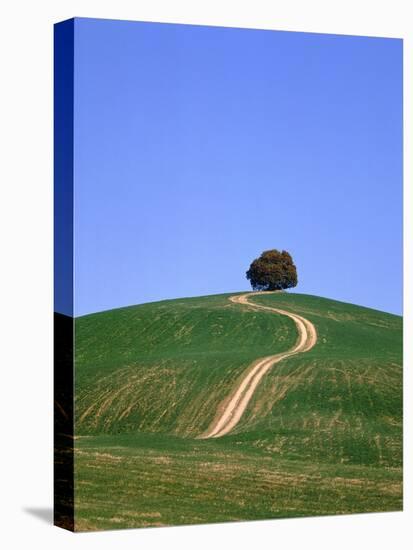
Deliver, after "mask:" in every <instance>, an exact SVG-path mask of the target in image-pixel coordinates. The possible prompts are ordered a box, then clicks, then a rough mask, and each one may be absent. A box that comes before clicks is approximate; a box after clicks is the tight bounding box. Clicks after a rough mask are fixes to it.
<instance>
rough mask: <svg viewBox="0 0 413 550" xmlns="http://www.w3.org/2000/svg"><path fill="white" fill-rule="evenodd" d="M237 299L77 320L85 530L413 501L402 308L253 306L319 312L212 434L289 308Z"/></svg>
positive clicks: (284, 343) (287, 330) (288, 338)
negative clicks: (209, 432) (406, 478)
mask: <svg viewBox="0 0 413 550" xmlns="http://www.w3.org/2000/svg"><path fill="white" fill-rule="evenodd" d="M229 296H230V295H216V296H206V297H202V298H190V299H180V300H169V301H163V302H157V303H152V304H144V305H140V306H133V307H128V308H122V309H118V310H112V311H107V312H103V313H98V314H93V315H88V316H84V317H80V318H78V319H76V382H75V383H76V403H75V419H76V435H77V439H76V441H75V453H76V454H75V504H76V518H75V526H76V529H77V530H91V529H108V528H125V527H140V526H155V525H172V524H190V523H199V522H217V521H230V520H246V519H264V518H274V517H292V516H308V515H321V514H342V513H351V512H369V511H385V510H400V509H401V508H402V485H401V481H402V319H401V318H400V317H397V316H394V315H390V314H386V313H382V312H378V311H375V310H371V309H367V308H362V307H358V306H354V305H350V304H345V303H341V302H336V301H332V300H327V299H324V298H318V297H315V296H307V295H300V294H290V293H280V294H268V295H266V294H263V295H262V296H254V297H253V298H250V300H251V301H255V302H257V303H260V304H263V305H270V306H274V307H279V308H282V309H284V310H289V311H292V312H296V313H298V314H300V315H302V316H304V317H306V318H307V319H309V320H310V321H312V322H313V323H314V325H315V327H316V329H317V332H318V342H317V344H316V346H315V347H314V348H313V349H312V350H311V351H309V352H307V353H305V354H301V355H297V356H294V357H290V358H288V359H285V360H283V361H282V362H281V363H279V364H277V365H274V367H273V368H272V369H271V370H270V371H269V372H268V373H267V374H266V376H265V377H264V378H263V380H262V382H261V384H260V385H259V386H258V388H257V390H256V392H255V393H254V396H253V398H252V400H251V402H250V403H249V405H248V407H247V409H246V411H245V414H244V415H243V417H242V418H241V421H240V422H239V424H238V425H237V426H236V427H235V429H234V430H233V432H231V433H230V434H228V435H227V436H224V437H222V438H219V439H207V440H199V439H197V436H199V435H200V434H201V433H202V432H203V431H205V430H206V428H207V427H208V426H209V424H210V423H211V421H212V419H213V418H214V416H215V414H216V411H217V407H218V405H219V404H220V403H221V401H222V400H223V399H224V398H225V397H226V396H227V395H228V393H229V392H230V391H231V389H232V388H233V387H234V384H236V383H237V381H239V380H240V378H241V377H242V375H243V373H244V372H245V369H246V368H247V367H248V365H249V364H250V363H251V362H252V361H253V360H255V359H257V358H258V357H263V356H266V355H270V354H274V353H277V352H282V351H285V350H288V349H289V348H291V347H292V346H293V345H294V342H295V340H296V338H297V332H296V327H295V324H294V322H293V321H292V320H291V319H289V318H288V317H286V316H281V315H276V314H274V313H271V312H269V311H265V310H257V311H256V310H249V309H248V308H246V307H243V306H242V305H240V304H233V303H231V302H230V301H229V300H228V298H229Z"/></svg>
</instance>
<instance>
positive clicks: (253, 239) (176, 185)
mask: <svg viewBox="0 0 413 550" xmlns="http://www.w3.org/2000/svg"><path fill="white" fill-rule="evenodd" d="M74 75H75V109H74V117H75V126H74V130H75V198H74V201H75V223H74V226H75V227H74V229H75V314H76V315H83V314H86V313H91V312H95V311H101V310H105V309H111V308H115V307H121V306H126V305H132V304H138V303H142V302H148V301H153V300H161V299H165V298H176V297H182V296H198V295H206V294H215V293H222V292H231V291H241V290H244V289H249V284H248V281H247V280H246V278H245V271H246V270H247V268H248V266H249V263H250V262H251V260H253V259H254V258H255V257H256V256H258V255H259V254H260V253H261V252H262V251H263V250H266V249H270V248H279V249H286V250H288V251H290V253H291V254H292V255H293V258H294V260H295V262H296V265H297V269H298V277H299V285H298V286H297V288H296V289H295V290H296V291H297V292H301V293H309V294H316V295H320V296H325V297H328V298H334V299H338V300H344V301H348V302H352V303H356V304H361V305H365V306H369V307H373V308H377V309H380V310H384V311H390V312H394V313H399V314H400V313H401V311H402V41H401V40H396V39H381V38H364V37H348V36H334V35H322V34H306V33H292V32H275V31H259V30H245V29H228V28H214V27H200V26H186V25H167V24H154V23H137V22H124V21H110V20H107V21H105V20H93V19H76V20H75V73H74Z"/></svg>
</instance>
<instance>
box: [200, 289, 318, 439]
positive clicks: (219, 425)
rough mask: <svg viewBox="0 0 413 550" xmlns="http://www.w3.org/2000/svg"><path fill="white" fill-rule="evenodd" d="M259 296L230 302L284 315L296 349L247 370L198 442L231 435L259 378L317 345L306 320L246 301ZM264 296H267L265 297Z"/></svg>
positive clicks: (240, 296)
mask: <svg viewBox="0 0 413 550" xmlns="http://www.w3.org/2000/svg"><path fill="white" fill-rule="evenodd" d="M257 294H261V295H262V293H261V292H249V293H248V294H240V295H238V296H231V298H230V300H231V302H234V303H236V304H242V305H245V306H247V307H248V308H250V309H255V310H267V311H272V312H273V313H277V314H279V315H286V316H287V317H290V319H292V320H293V321H294V322H295V324H296V327H297V330H298V338H297V342H296V343H295V345H294V346H293V347H292V348H291V349H290V350H289V351H285V352H283V353H277V354H276V355H269V356H267V357H262V358H261V359H257V361H254V363H253V364H252V365H250V366H249V367H248V369H247V372H246V374H245V376H244V378H243V379H242V380H241V382H240V383H239V384H238V386H237V387H236V388H235V390H234V391H233V393H232V394H231V395H230V396H229V397H227V398H226V399H225V400H224V401H223V402H222V403H221V405H220V406H219V408H218V410H220V409H222V413H221V414H219V416H217V417H216V418H215V419H214V421H213V422H212V424H211V425H210V427H209V428H208V430H207V431H206V432H205V433H204V434H202V435H201V436H199V438H200V439H209V438H211V437H222V436H223V435H225V434H227V433H228V432H230V431H231V430H232V429H233V428H234V427H235V426H236V425H237V424H238V422H239V421H240V419H241V416H242V415H243V413H244V411H245V409H246V407H247V405H248V403H249V401H250V399H251V397H252V396H253V394H254V391H255V390H256V388H257V386H258V384H259V383H260V381H261V379H262V377H263V376H264V375H265V374H266V372H268V371H269V370H270V368H271V367H273V366H274V365H275V364H276V363H279V362H280V361H282V360H283V359H285V358H286V357H291V356H292V355H296V354H297V353H304V352H306V351H309V350H310V349H311V348H312V347H313V346H314V345H315V344H316V342H317V331H316V329H315V327H314V325H313V323H311V322H310V321H308V319H305V318H304V317H301V315H297V314H296V313H291V312H290V311H285V310H284V309H278V308H275V307H269V306H263V305H260V304H254V303H251V302H249V301H248V298H249V297H251V296H254V295H257ZM266 294H267V293H266Z"/></svg>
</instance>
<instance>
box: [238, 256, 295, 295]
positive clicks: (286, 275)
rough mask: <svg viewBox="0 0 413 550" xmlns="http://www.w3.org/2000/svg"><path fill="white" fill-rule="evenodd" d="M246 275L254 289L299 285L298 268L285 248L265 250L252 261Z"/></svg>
mask: <svg viewBox="0 0 413 550" xmlns="http://www.w3.org/2000/svg"><path fill="white" fill-rule="evenodd" d="M246 275H247V279H248V280H249V281H250V283H251V286H252V288H253V289H254V290H282V289H284V288H292V287H294V286H296V285H297V269H296V267H295V265H294V262H293V259H292V257H291V255H290V254H289V253H288V252H286V251H285V250H283V251H282V252H279V251H278V250H267V251H265V252H263V253H262V254H261V256H260V257H259V258H257V259H256V260H254V261H253V262H252V264H251V265H250V268H249V270H248V271H247V273H246Z"/></svg>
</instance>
